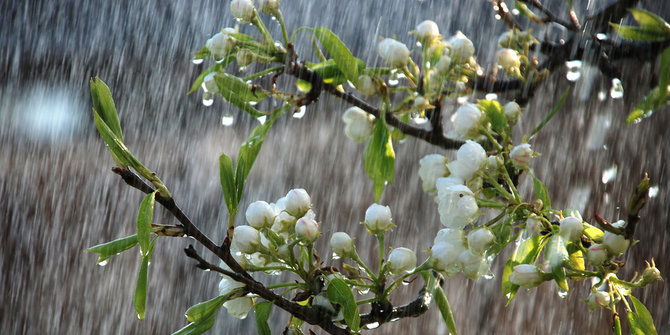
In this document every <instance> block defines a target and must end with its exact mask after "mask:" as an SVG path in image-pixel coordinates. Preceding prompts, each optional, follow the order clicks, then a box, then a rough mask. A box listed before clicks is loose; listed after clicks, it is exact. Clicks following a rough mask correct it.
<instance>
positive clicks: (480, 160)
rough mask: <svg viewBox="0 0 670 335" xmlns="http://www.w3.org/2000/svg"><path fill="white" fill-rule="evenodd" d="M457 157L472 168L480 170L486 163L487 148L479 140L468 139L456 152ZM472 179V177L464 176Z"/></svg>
mask: <svg viewBox="0 0 670 335" xmlns="http://www.w3.org/2000/svg"><path fill="white" fill-rule="evenodd" d="M456 159H457V160H459V161H461V162H463V163H465V166H466V167H467V168H469V169H471V170H474V171H475V172H476V171H479V169H481V168H482V167H483V166H484V164H485V163H486V160H487V157H486V150H484V148H483V147H482V146H481V145H480V144H479V143H477V142H475V141H471V140H467V141H465V144H463V145H461V147H460V148H458V151H457V152H456ZM463 179H470V178H463Z"/></svg>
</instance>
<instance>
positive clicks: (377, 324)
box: [365, 322, 379, 329]
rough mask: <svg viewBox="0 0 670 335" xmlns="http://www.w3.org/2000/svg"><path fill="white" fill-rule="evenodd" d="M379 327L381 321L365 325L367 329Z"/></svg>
mask: <svg viewBox="0 0 670 335" xmlns="http://www.w3.org/2000/svg"><path fill="white" fill-rule="evenodd" d="M377 327H379V322H373V323H369V324H367V325H366V326H365V328H367V329H375V328H377Z"/></svg>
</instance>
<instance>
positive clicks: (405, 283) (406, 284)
mask: <svg viewBox="0 0 670 335" xmlns="http://www.w3.org/2000/svg"><path fill="white" fill-rule="evenodd" d="M400 283H401V284H402V286H408V285H409V282H408V281H405V280H403V281H401V282H400Z"/></svg>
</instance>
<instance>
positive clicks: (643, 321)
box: [628, 295, 657, 335]
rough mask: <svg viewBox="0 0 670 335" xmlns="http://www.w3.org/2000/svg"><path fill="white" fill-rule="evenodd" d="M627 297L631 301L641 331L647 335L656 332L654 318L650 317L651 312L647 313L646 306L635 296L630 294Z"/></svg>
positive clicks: (653, 334) (652, 334)
mask: <svg viewBox="0 0 670 335" xmlns="http://www.w3.org/2000/svg"><path fill="white" fill-rule="evenodd" d="M628 297H629V298H630V300H631V301H632V302H633V306H634V307H635V314H636V317H637V321H638V324H639V326H640V328H641V329H642V331H643V334H647V335H655V334H657V332H656V327H655V326H654V320H653V319H652V318H651V313H649V310H648V309H647V307H645V306H644V304H642V302H640V300H637V298H635V297H634V296H632V295H630V296H628Z"/></svg>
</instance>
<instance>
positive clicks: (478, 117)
mask: <svg viewBox="0 0 670 335" xmlns="http://www.w3.org/2000/svg"><path fill="white" fill-rule="evenodd" d="M482 117H483V113H482V111H481V110H479V108H478V107H477V105H475V104H472V103H465V104H463V105H461V106H460V107H458V109H457V110H456V113H455V114H454V116H453V117H452V121H453V123H454V133H455V134H456V136H457V137H458V138H462V139H466V138H474V136H476V135H477V131H478V129H479V126H480V125H481V123H482Z"/></svg>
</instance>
